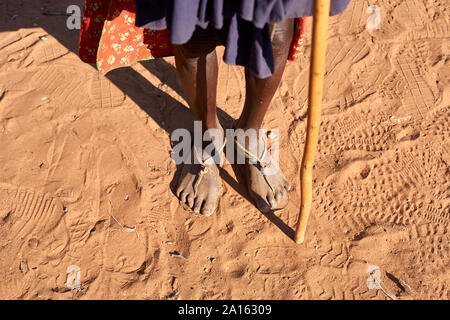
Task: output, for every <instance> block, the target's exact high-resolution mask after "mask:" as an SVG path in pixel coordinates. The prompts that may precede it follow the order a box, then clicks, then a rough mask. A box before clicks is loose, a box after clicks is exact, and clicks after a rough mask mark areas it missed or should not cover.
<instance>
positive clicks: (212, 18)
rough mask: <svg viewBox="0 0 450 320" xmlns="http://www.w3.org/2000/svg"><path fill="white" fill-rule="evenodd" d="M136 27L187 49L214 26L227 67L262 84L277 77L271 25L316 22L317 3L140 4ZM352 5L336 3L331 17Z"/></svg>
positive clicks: (181, 0)
mask: <svg viewBox="0 0 450 320" xmlns="http://www.w3.org/2000/svg"><path fill="white" fill-rule="evenodd" d="M135 1H136V26H138V27H144V28H149V29H152V30H162V29H168V31H169V37H170V41H171V42H172V43H174V44H184V43H186V42H188V41H189V39H190V38H191V36H192V34H193V33H194V30H195V28H196V27H201V28H203V29H206V28H207V27H208V26H209V25H212V26H213V27H214V29H216V30H217V32H216V33H217V37H218V38H219V39H220V42H221V43H222V44H223V45H224V46H225V53H224V57H223V59H224V61H225V62H226V63H228V64H232V65H241V66H245V67H248V68H249V69H250V71H251V72H252V73H253V74H255V75H256V76H257V77H259V78H266V77H268V76H270V75H271V74H272V73H273V53H272V45H271V42H270V31H269V24H270V23H277V22H281V21H283V20H285V19H288V18H298V17H305V16H311V15H312V10H313V3H314V1H313V0H135ZM349 1H350V0H331V9H330V15H335V14H338V13H340V12H342V11H343V10H344V9H345V8H346V7H347V5H348V3H349Z"/></svg>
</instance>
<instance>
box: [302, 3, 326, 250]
mask: <svg viewBox="0 0 450 320" xmlns="http://www.w3.org/2000/svg"><path fill="white" fill-rule="evenodd" d="M329 15H330V0H315V1H314V18H313V19H314V20H313V36H312V39H313V40H312V52H311V66H310V70H309V106H308V110H309V111H308V113H309V114H308V123H307V131H306V142H305V150H304V152H303V159H302V167H301V169H300V181H301V206H300V216H299V219H298V224H297V229H296V231H295V238H294V240H295V242H297V243H303V241H304V240H305V231H306V225H307V223H308V217H309V213H310V211H311V202H312V167H313V164H314V155H315V153H316V149H317V142H318V140H319V130H320V113H321V108H322V94H323V78H324V73H325V53H326V47H327V32H328V18H329Z"/></svg>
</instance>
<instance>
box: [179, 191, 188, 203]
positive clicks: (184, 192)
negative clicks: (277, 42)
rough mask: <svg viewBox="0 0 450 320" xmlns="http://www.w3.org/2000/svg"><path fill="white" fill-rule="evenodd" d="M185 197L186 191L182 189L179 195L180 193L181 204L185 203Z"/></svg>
mask: <svg viewBox="0 0 450 320" xmlns="http://www.w3.org/2000/svg"><path fill="white" fill-rule="evenodd" d="M187 195H188V193H187V191H186V189H184V190H183V191H181V193H180V197H179V198H180V201H181V202H186V197H187Z"/></svg>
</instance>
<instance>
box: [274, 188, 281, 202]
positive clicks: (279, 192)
mask: <svg viewBox="0 0 450 320" xmlns="http://www.w3.org/2000/svg"><path fill="white" fill-rule="evenodd" d="M282 190H283V188H281V190H277V191H276V192H275V200H276V202H278V203H280V202H281V200H283V191H282Z"/></svg>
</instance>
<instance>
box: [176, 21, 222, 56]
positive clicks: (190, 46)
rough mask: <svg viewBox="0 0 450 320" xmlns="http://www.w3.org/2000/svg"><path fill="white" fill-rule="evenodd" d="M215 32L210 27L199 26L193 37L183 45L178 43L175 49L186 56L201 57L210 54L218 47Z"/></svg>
mask: <svg viewBox="0 0 450 320" xmlns="http://www.w3.org/2000/svg"><path fill="white" fill-rule="evenodd" d="M216 45H217V42H216V38H215V35H214V32H213V31H212V30H211V29H210V28H207V29H202V28H200V27H197V28H196V30H195V31H194V33H193V35H192V37H191V39H190V40H189V41H188V42H187V43H185V44H182V45H176V46H175V50H176V51H177V52H178V53H179V54H181V55H183V57H184V58H188V59H192V58H199V57H202V56H205V55H208V54H210V53H211V52H212V51H214V49H215V48H216Z"/></svg>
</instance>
